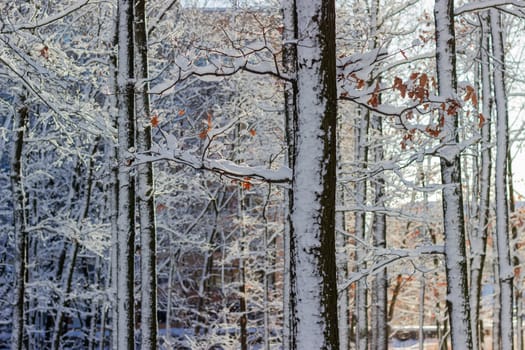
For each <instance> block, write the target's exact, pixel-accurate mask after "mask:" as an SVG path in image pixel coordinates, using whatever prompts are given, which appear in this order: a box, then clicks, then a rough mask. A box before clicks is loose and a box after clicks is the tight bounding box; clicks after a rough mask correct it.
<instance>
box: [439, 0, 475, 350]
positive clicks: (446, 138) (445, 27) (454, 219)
mask: <svg viewBox="0 0 525 350" xmlns="http://www.w3.org/2000/svg"><path fill="white" fill-rule="evenodd" d="M434 16H435V17H434V18H435V24H436V67H437V76H438V85H439V88H438V90H439V96H440V97H441V98H442V99H445V100H446V101H447V103H452V104H453V103H455V100H456V98H457V96H456V90H457V81H456V59H455V54H456V46H455V40H456V38H455V32H454V2H453V0H436V2H435V5H434ZM440 118H442V122H443V130H442V132H441V135H442V148H441V150H440V165H441V180H442V183H443V186H444V187H443V194H442V196H443V220H444V231H445V268H446V275H447V308H448V313H449V317H450V329H451V340H452V348H453V349H462V350H469V349H472V333H471V329H470V307H469V306H470V305H469V294H468V283H467V261H466V249H465V227H464V217H463V194H462V189H461V165H460V164H461V163H460V151H458V150H457V145H458V143H459V136H458V115H457V113H456V112H455V111H454V112H452V113H450V112H449V111H443V110H442V111H441V113H440Z"/></svg>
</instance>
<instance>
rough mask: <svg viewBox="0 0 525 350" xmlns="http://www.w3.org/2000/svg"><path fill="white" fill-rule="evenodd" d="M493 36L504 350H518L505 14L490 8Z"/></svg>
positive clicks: (501, 318)
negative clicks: (512, 247) (509, 185)
mask: <svg viewBox="0 0 525 350" xmlns="http://www.w3.org/2000/svg"><path fill="white" fill-rule="evenodd" d="M489 11H490V26H491V33H492V54H493V57H494V59H493V63H494V71H493V76H494V97H495V104H496V116H497V119H496V168H495V177H496V178H495V187H496V191H495V193H496V236H497V239H496V241H497V252H498V254H497V259H498V267H499V280H498V282H499V285H500V293H499V305H500V310H499V319H500V322H499V328H500V339H501V348H502V349H505V350H507V349H508V350H512V349H513V348H514V344H513V343H514V342H513V339H514V335H513V329H514V327H513V323H512V319H513V283H514V269H513V266H512V262H511V259H510V250H511V247H510V237H509V204H508V198H507V154H508V140H509V137H508V115H507V98H506V92H505V75H504V72H505V53H504V47H503V28H502V25H501V13H500V12H499V11H498V10H496V9H490V10H489Z"/></svg>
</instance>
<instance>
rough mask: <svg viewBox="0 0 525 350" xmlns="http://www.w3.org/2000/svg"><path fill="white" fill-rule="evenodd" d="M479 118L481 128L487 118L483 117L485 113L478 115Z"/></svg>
mask: <svg viewBox="0 0 525 350" xmlns="http://www.w3.org/2000/svg"><path fill="white" fill-rule="evenodd" d="M478 118H479V124H478V126H479V127H480V128H481V127H482V126H483V124H484V123H485V120H486V119H485V116H484V115H483V113H479V114H478Z"/></svg>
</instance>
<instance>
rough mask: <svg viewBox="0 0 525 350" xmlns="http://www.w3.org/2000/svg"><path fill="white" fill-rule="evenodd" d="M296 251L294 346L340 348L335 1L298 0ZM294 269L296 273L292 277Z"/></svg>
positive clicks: (293, 261)
mask: <svg viewBox="0 0 525 350" xmlns="http://www.w3.org/2000/svg"><path fill="white" fill-rule="evenodd" d="M295 5H296V6H295V15H296V16H297V17H296V18H297V34H298V36H297V38H296V39H297V116H296V118H297V119H296V121H295V122H294V124H295V126H296V129H295V141H296V142H295V147H294V155H293V180H292V188H293V203H292V212H291V230H293V232H294V235H293V237H292V239H293V243H291V244H293V245H295V251H294V252H293V253H294V254H293V255H291V256H290V259H291V261H290V263H291V266H292V268H291V270H292V280H291V295H290V298H291V307H292V308H293V309H292V312H291V317H292V325H291V327H292V330H291V334H292V337H291V338H292V339H291V346H290V348H291V349H292V350H300V349H327V350H328V349H331V350H338V349H339V337H338V323H337V322H338V320H337V280H336V261H335V199H336V197H335V192H336V181H335V180H336V147H337V144H336V127H337V123H336V117H337V89H336V67H335V62H336V57H335V2H334V1H333V0H324V1H321V0H316V1H306V0H297V1H296V4H295ZM294 272H295V275H294V274H293V273H294Z"/></svg>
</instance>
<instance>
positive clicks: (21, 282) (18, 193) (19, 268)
mask: <svg viewBox="0 0 525 350" xmlns="http://www.w3.org/2000/svg"><path fill="white" fill-rule="evenodd" d="M28 119H29V109H28V107H27V106H26V105H25V100H24V99H22V106H21V107H20V108H19V109H18V111H16V112H15V114H14V122H13V131H14V137H13V150H12V153H11V188H12V193H13V227H14V233H15V245H16V246H15V249H16V258H15V273H16V283H15V290H14V295H15V302H14V306H13V331H12V335H11V349H13V350H22V349H23V348H24V334H25V322H24V319H25V293H26V283H27V263H28V262H27V259H28V233H27V208H26V195H25V191H24V184H23V165H22V155H23V148H24V135H25V132H26V128H27V124H28Z"/></svg>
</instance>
